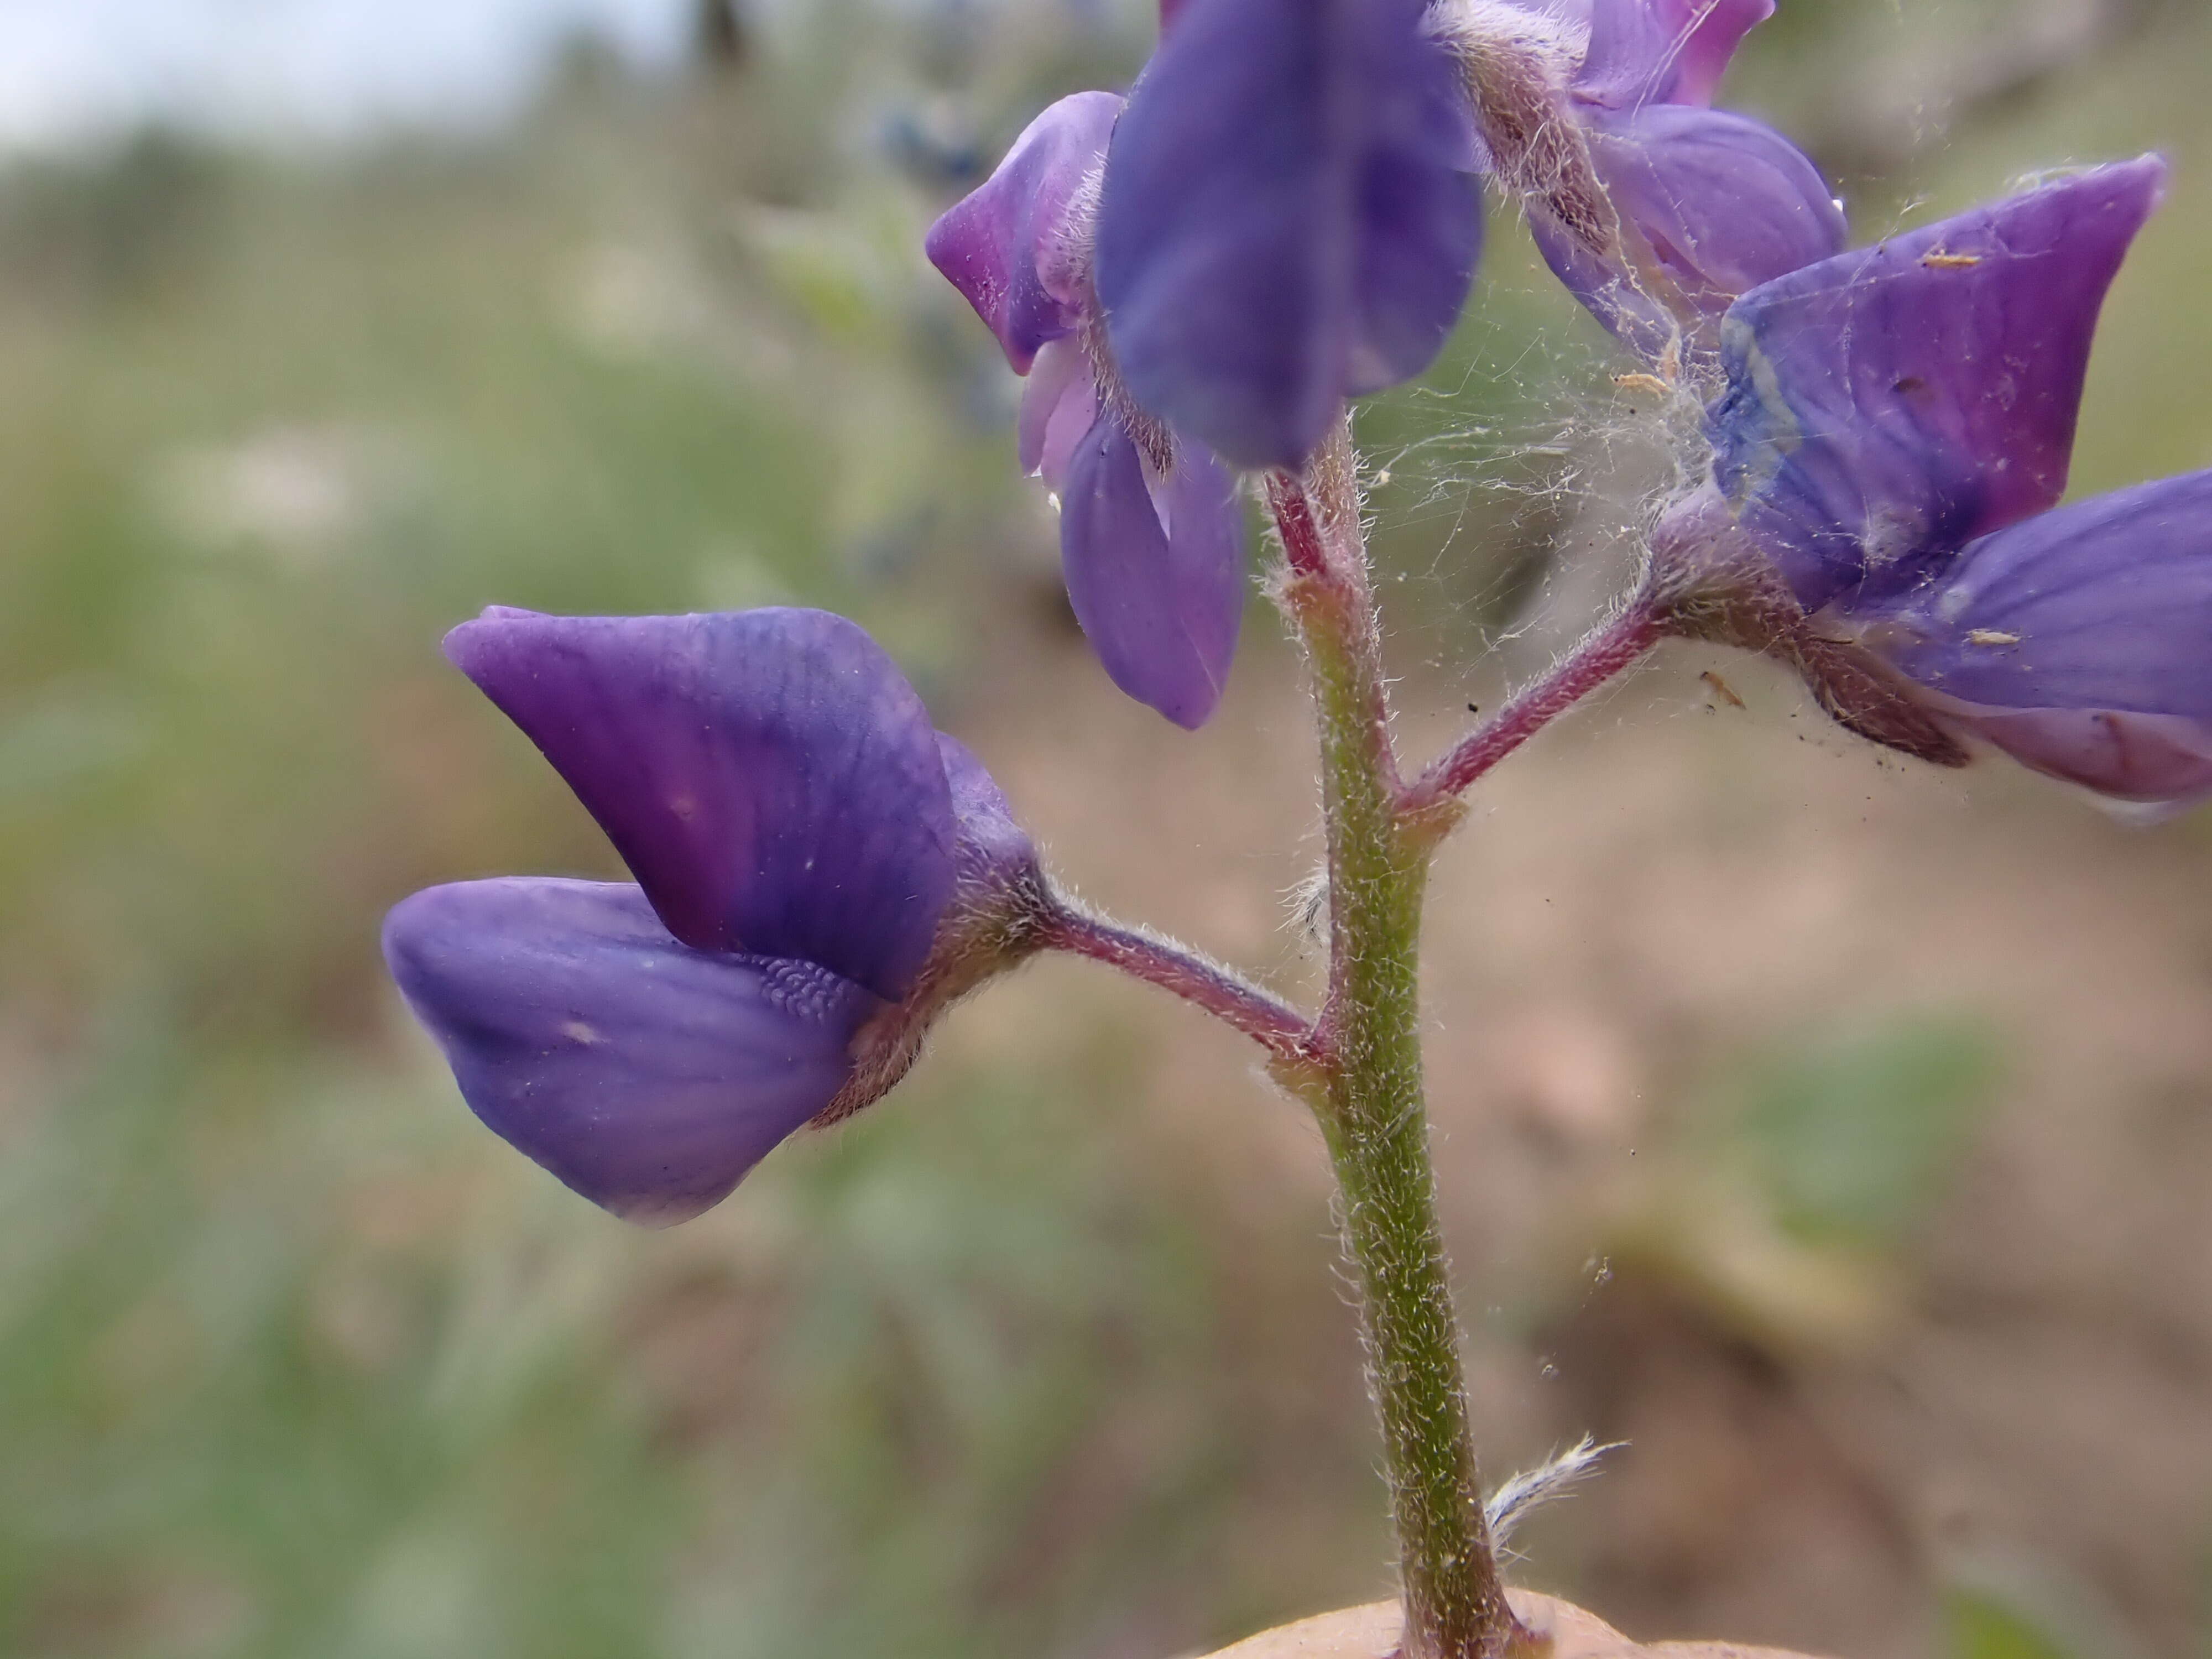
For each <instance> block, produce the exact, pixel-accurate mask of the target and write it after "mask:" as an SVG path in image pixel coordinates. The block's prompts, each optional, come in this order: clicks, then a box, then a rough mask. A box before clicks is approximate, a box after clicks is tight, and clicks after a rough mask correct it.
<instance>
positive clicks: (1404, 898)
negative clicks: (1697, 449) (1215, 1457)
mask: <svg viewBox="0 0 2212 1659" xmlns="http://www.w3.org/2000/svg"><path fill="white" fill-rule="evenodd" d="M1332 448H1333V450H1334V454H1328V453H1325V454H1324V455H1323V456H1322V458H1320V459H1318V460H1317V462H1316V465H1315V466H1314V467H1313V468H1312V469H1310V471H1309V473H1308V475H1307V477H1306V478H1305V479H1304V481H1300V480H1297V479H1294V478H1291V477H1285V476H1283V475H1278V476H1277V477H1275V478H1273V479H1272V480H1271V481H1270V484H1269V500H1270V505H1271V506H1272V507H1273V509H1274V512H1275V519H1276V524H1277V527H1278V529H1279V531H1280V532H1281V534H1282V536H1283V538H1284V542H1285V550H1286V553H1287V556H1288V562H1289V566H1290V568H1289V570H1288V572H1287V574H1285V577H1284V579H1283V580H1282V582H1281V583H1280V587H1279V593H1280V598H1281V601H1282V604H1283V606H1284V608H1285V611H1287V612H1288V613H1289V615H1290V617H1291V620H1292V622H1293V623H1295V624H1296V626H1297V631H1298V633H1299V635H1300V636H1301V638H1302V639H1303V640H1304V644H1305V647H1306V651H1307V655H1308V658H1309V659H1310V666H1311V670H1312V673H1313V681H1314V698H1315V705H1316V714H1317V717H1318V721H1319V726H1320V739H1321V758H1322V810H1323V813H1324V817H1325V820H1326V823H1327V833H1328V875H1329V989H1328V1004H1327V1006H1326V1007H1325V1009H1324V1010H1323V1012H1322V1024H1321V1037H1322V1042H1321V1048H1322V1060H1323V1063H1322V1066H1321V1068H1320V1070H1319V1072H1318V1073H1317V1075H1316V1076H1313V1077H1310V1078H1304V1079H1293V1078H1289V1077H1285V1078H1284V1079H1283V1080H1284V1082H1285V1085H1287V1086H1291V1087H1292V1088H1294V1089H1296V1090H1297V1091H1298V1092H1299V1093H1300V1094H1302V1095H1303V1096H1304V1098H1306V1099H1307V1100H1308V1102H1309V1103H1310V1104H1311V1105H1312V1107H1313V1109H1314V1111H1315V1115H1316V1116H1317V1117H1318V1118H1319V1120H1320V1121H1321V1126H1322V1133H1323V1136H1324V1138H1325V1139H1326V1140H1327V1142H1328V1149H1329V1155H1330V1158H1331V1159H1332V1161H1333V1162H1334V1165H1335V1170H1336V1176H1337V1180H1338V1182H1339V1185H1340V1188H1341V1190H1342V1220H1343V1226H1344V1237H1345V1244H1346V1249H1347V1251H1348V1252H1349V1254H1350V1255H1351V1256H1352V1262H1353V1264H1354V1267H1355V1268H1356V1270H1357V1278H1358V1285H1359V1291H1360V1311H1361V1316H1362V1320H1363V1322H1364V1330H1365V1336H1366V1341H1367V1351H1368V1370H1369V1377H1370V1387H1371V1388H1372V1389H1373V1392H1374V1396H1375V1401H1376V1410H1377V1412H1378V1413H1379V1415H1380V1417H1381V1420H1382V1428H1383V1461H1384V1468H1385V1472H1386V1474H1387V1476H1388V1478H1389V1486H1390V1499H1391V1518H1392V1521H1393V1523H1394V1525H1395V1528H1396V1532H1397V1537H1398V1548H1399V1564H1400V1573H1401V1581H1402V1589H1403V1594H1404V1599H1405V1610H1406V1620H1405V1635H1404V1638H1403V1643H1404V1645H1403V1653H1404V1655H1405V1659H1500V1656H1505V1655H1510V1654H1518V1653H1522V1652H1527V1651H1530V1650H1531V1648H1530V1643H1531V1641H1532V1639H1533V1638H1529V1637H1528V1633H1527V1632H1525V1631H1523V1630H1522V1627H1521V1626H1520V1625H1519V1624H1518V1623H1517V1622H1516V1620H1515V1619H1514V1617H1513V1613H1512V1611H1511V1609H1510V1607H1508V1606H1507V1604H1506V1601H1505V1592H1504V1584H1503V1582H1502V1581H1501V1579H1500V1577H1499V1576H1498V1564H1497V1560H1496V1557H1495V1554H1494V1552H1493V1551H1492V1547H1491V1541H1490V1537H1489V1534H1488V1529H1487V1528H1486V1524H1485V1522H1484V1519H1483V1510H1482V1495H1481V1493H1482V1486H1481V1477H1480V1472H1479V1469H1478V1466H1477V1463H1476V1460H1475V1453H1474V1437H1473V1434H1472V1432H1471V1430H1470V1425H1469V1422H1468V1402H1467V1387H1466V1381H1465V1376H1464V1372H1463V1370H1462V1364H1461V1358H1460V1334H1459V1321H1458V1317H1457V1315H1456V1313H1455V1310H1454V1307H1453V1303H1452V1295H1451V1286H1450V1282H1449V1273H1448V1270H1447V1266H1446V1258H1445V1253H1444V1245H1443V1231H1442V1228H1441V1225H1440V1224H1439V1221H1438V1217H1437V1188H1436V1172H1435V1166H1434V1164H1433V1163H1432V1161H1431V1158H1430V1152H1429V1126H1428V1115H1427V1112H1426V1110H1425V1106H1424V1102H1423V1089H1422V1071H1421V1049H1420V1030H1419V1020H1420V988H1419V944H1420V926H1421V902H1422V896H1423V892H1424V890H1425V886H1426V884H1427V875H1428V855H1429V849H1430V848H1431V847H1432V846H1433V845H1434V842H1435V837H1434V836H1432V835H1430V834H1425V833H1424V829H1425V826H1424V825H1423V824H1422V823H1419V821H1417V820H1413V819H1409V818H1408V817H1407V815H1406V814H1405V813H1404V812H1403V811H1401V806H1400V797H1401V793H1402V791H1401V785H1400V783H1399V781H1398V777H1397V768H1396V763H1395V759H1394V757H1393V755H1392V751H1391V745H1390V741H1389V727H1388V723H1387V722H1388V714H1389V710H1388V702H1387V696H1386V691H1385V685H1384V681H1383V672H1382V664H1381V654H1380V641H1379V635H1378V629H1377V628H1376V619H1375V614H1374V608H1373V605H1372V603H1371V601H1370V598H1369V592H1368V583H1367V580H1366V571H1365V560H1364V550H1362V548H1361V546H1360V543H1359V539H1358V522H1359V515H1358V494H1357V486H1356V483H1355V482H1354V476H1355V475H1354V473H1353V471H1352V467H1351V466H1350V465H1349V464H1348V461H1349V457H1348V446H1346V445H1344V444H1343V443H1342V441H1339V442H1338V443H1337V444H1335V445H1334V446H1332Z"/></svg>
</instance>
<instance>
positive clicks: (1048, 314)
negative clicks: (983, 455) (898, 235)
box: [922, 92, 1121, 374]
mask: <svg viewBox="0 0 2212 1659" xmlns="http://www.w3.org/2000/svg"><path fill="white" fill-rule="evenodd" d="M1120 113H1121V99H1120V98H1119V97H1118V96H1117V95H1115V94H1113V93H1110V92H1079V93H1076V94H1074V95H1073V96H1072V97H1067V98H1063V99H1061V100H1060V101H1059V102H1058V103H1056V104H1054V105H1051V106H1048V108H1047V109H1046V110H1045V112H1044V113H1043V114H1042V115H1040V116H1038V117H1037V118H1036V120H1034V121H1032V122H1030V124H1029V125H1028V126H1026V127H1024V129H1023V130H1022V135H1021V137H1018V138H1017V139H1015V140H1014V147H1013V148H1012V149H1010V150H1008V151H1007V152H1006V159H1005V160H1004V161H1000V163H999V167H998V170H997V171H996V172H994V173H992V175H991V176H990V177H989V178H988V179H985V180H984V181H983V183H982V184H981V185H979V186H978V187H977V188H976V189H975V191H973V192H971V193H970V194H969V195H968V196H966V197H963V198H962V199H961V200H960V201H958V202H957V203H955V204H953V205H952V207H951V208H950V209H949V210H946V212H945V216H943V217H942V218H940V219H939V220H938V222H936V223H935V224H933V225H932V226H931V227H930V228H929V234H928V236H927V238H926V239H925V240H924V241H923V243H922V247H923V250H924V251H925V252H927V254H928V255H929V262H930V264H933V265H935V266H936V267H937V268H938V270H940V271H942V272H944V273H945V280H946V281H947V282H949V283H951V284H952V286H953V287H955V288H957V289H959V290H960V292H961V295H963V297H964V298H965V299H966V300H967V301H968V303H969V305H971V306H973V307H975V314H976V315H977V316H978V317H981V319H983V321H984V323H985V324H986V325H987V326H988V327H989V328H990V331H991V332H992V333H993V334H994V335H996V336H997V337H998V340H999V346H1000V349H1001V350H1003V351H1004V352H1005V353H1006V361H1007V362H1010V363H1012V365H1013V366H1014V372H1015V373H1016V374H1028V373H1029V369H1030V359H1032V358H1033V357H1035V356H1036V351H1037V348H1038V347H1039V346H1041V345H1043V344H1044V343H1046V342H1047V341H1048V340H1057V339H1060V338H1061V337H1065V336H1066V335H1068V334H1071V333H1073V331H1075V328H1076V326H1077V325H1078V323H1079V320H1080V319H1081V314H1082V309H1083V295H1082V291H1081V286H1080V283H1079V272H1078V271H1077V270H1076V268H1075V264H1074V261H1073V257H1072V255H1073V240H1072V238H1073V234H1074V233H1075V231H1076V229H1077V228H1076V227H1074V226H1072V225H1071V224H1070V222H1069V212H1068V206H1069V204H1070V202H1071V201H1072V200H1073V198H1074V197H1075V194H1076V192H1077V191H1078V190H1079V188H1080V187H1081V185H1082V184H1083V180H1084V179H1085V175H1087V174H1088V173H1090V172H1091V169H1092V168H1093V167H1097V165H1098V161H1099V158H1100V157H1101V156H1103V155H1104V154H1105V153H1106V139H1107V137H1108V135H1109V134H1110V133H1111V132H1112V131H1114V120H1115V117H1116V116H1117V115H1119V114H1120Z"/></svg>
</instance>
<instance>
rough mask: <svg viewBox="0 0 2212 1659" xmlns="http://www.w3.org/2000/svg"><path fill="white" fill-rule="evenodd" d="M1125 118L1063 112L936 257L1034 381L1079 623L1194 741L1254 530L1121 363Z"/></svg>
mask: <svg viewBox="0 0 2212 1659" xmlns="http://www.w3.org/2000/svg"><path fill="white" fill-rule="evenodd" d="M1121 101H1122V100H1121V99H1120V98H1119V97H1117V96H1115V94H1112V93H1108V92H1083V93H1077V94H1074V95H1073V97H1068V98H1063V99H1061V100H1060V101H1059V102H1058V103H1056V104H1054V105H1053V106H1051V107H1049V108H1048V109H1047V110H1046V111H1045V112H1044V113H1043V114H1042V115H1040V116H1038V117H1037V118H1036V120H1035V121H1032V122H1031V123H1030V125H1029V127H1028V128H1027V129H1026V130H1025V131H1024V132H1023V133H1022V135H1021V137H1018V139H1016V140H1015V141H1014V146H1013V148H1012V149H1010V150H1009V151H1008V152H1007V153H1006V159H1005V160H1004V161H1001V162H1000V164H999V167H998V170H997V171H996V172H994V173H993V174H992V175H991V177H990V178H989V179H987V181H986V182H985V183H984V184H983V185H981V187H980V188H979V189H977V190H976V191H975V192H974V193H973V194H971V195H969V196H968V197H966V198H965V199H963V200H962V201H961V202H959V203H958V204H956V205H955V206H953V207H952V208H951V210H949V211H948V212H947V213H945V216H943V217H942V218H940V219H939V220H938V222H936V224H934V225H933V226H932V227H931V228H930V232H929V236H928V239H927V243H926V248H927V252H928V255H929V258H930V261H931V263H932V264H934V265H936V267H937V268H938V270H940V271H942V272H943V273H944V274H945V277H946V278H947V279H948V280H949V281H950V282H951V283H952V285H953V286H954V287H955V288H957V289H959V290H960V292H961V294H962V295H963V296H965V297H966V299H967V301H968V302H969V304H970V305H972V306H973V307H975V313H976V314H977V315H978V316H979V317H981V319H983V321H984V323H985V324H986V325H988V326H989V328H990V330H991V332H992V333H993V335H994V336H995V337H996V338H997V339H998V342H999V346H1000V349H1001V350H1002V351H1003V352H1005V354H1006V362H1008V363H1009V364H1010V365H1011V366H1012V368H1013V370H1014V372H1015V373H1016V374H1021V375H1023V376H1024V377H1026V384H1025V385H1024V387H1023V392H1022V405H1021V415H1020V420H1019V427H1018V433H1019V440H1020V446H1019V447H1020V457H1021V463H1022V465H1023V467H1024V470H1025V471H1028V472H1030V474H1032V475H1033V476H1036V477H1042V479H1043V480H1044V483H1045V485H1046V487H1047V488H1048V489H1050V490H1052V491H1053V492H1054V496H1055V498H1056V499H1057V500H1058V501H1060V506H1061V513H1060V563H1061V568H1062V571H1063V573H1064V574H1065V575H1066V581H1067V593H1068V599H1069V602H1070V604H1071V605H1073V608H1074V611H1075V616H1076V620H1077V621H1078V622H1079V623H1081V625H1082V628H1083V631H1084V633H1085V635H1086V636H1088V638H1089V639H1090V641H1091V644H1092V646H1093V647H1094V648H1095V649H1096V650H1097V653H1098V656H1099V660H1100V661H1101V662H1102V663H1103V665H1105V668H1106V671H1107V673H1108V674H1109V676H1110V677H1111V678H1112V679H1113V681H1114V683H1115V684H1116V685H1118V686H1120V687H1121V689H1122V690H1124V691H1126V692H1127V693H1128V694H1129V695H1130V696H1133V697H1134V698H1136V699H1137V700H1138V701H1139V702H1142V703H1145V704H1147V705H1148V706H1150V707H1152V708H1156V709H1158V711H1159V712H1160V713H1161V714H1164V715H1166V716H1167V717H1168V718H1169V719H1170V720H1174V721H1175V722H1176V724H1177V725H1179V726H1188V727H1196V726H1200V725H1202V724H1203V723H1204V722H1205V720H1206V717H1207V716H1208V715H1210V714H1212V712H1213V710H1214V707H1215V705H1216V704H1218V702H1220V700H1221V692H1222V689H1223V687H1224V685H1225V684H1226V682H1227V679H1228V675H1229V665H1230V661H1231V658H1232V657H1234V655H1235V654H1236V649H1237V629H1238V626H1239V624H1240V623H1241V622H1242V621H1243V613H1244V580H1243V539H1244V534H1243V513H1242V512H1241V510H1240V509H1239V507H1238V506H1237V495H1236V485H1235V482H1234V481H1233V480H1232V479H1231V477H1230V476H1229V474H1228V473H1227V472H1226V471H1225V470H1224V469H1223V468H1222V466H1221V465H1220V463H1219V462H1218V461H1217V460H1215V459H1214V458H1213V457H1212V455H1211V454H1210V453H1207V452H1206V449H1205V448H1204V447H1203V446H1201V445H1200V444H1197V443H1194V442H1192V441H1190V440H1189V439H1188V438H1187V437H1184V436H1182V435H1179V434H1177V433H1176V431H1175V430H1174V429H1173V428H1170V427H1169V426H1168V425H1167V424H1165V423H1164V422H1161V421H1159V420H1158V419H1156V418H1154V417H1153V416H1151V415H1148V414H1146V412H1145V411H1144V410H1142V409H1140V408H1139V405H1138V404H1137V403H1136V402H1135V401H1134V400H1133V398H1131V397H1130V395H1129V393H1128V392H1127V388H1126V387H1125V386H1123V384H1122V382H1121V379H1120V377H1119V375H1118V374H1117V373H1116V370H1115V364H1114V362H1113V360H1112V358H1111V356H1110V355H1109V352H1108V349H1107V346H1106V337H1105V330H1104V328H1103V325H1102V322H1101V319H1100V318H1099V315H1098V312H1097V304H1096V302H1095V301H1094V299H1093V297H1092V295H1093V289H1092V283H1091V231H1092V222H1093V218H1094V216H1095V213H1096V210H1097V173H1098V169H1099V167H1100V165H1101V163H1102V160H1103V156H1104V155H1105V151H1106V145H1107V140H1108V138H1109V136H1110V135H1111V133H1112V132H1113V130H1114V125H1115V119H1116V118H1117V117H1118V116H1119V115H1120V113H1121Z"/></svg>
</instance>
